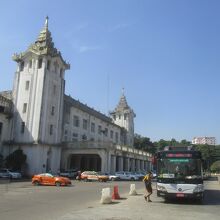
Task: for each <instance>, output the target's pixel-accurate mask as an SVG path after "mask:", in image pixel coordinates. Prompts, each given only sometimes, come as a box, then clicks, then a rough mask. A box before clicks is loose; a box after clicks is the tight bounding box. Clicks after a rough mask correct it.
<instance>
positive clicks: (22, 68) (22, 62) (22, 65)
mask: <svg viewBox="0 0 220 220" xmlns="http://www.w3.org/2000/svg"><path fill="white" fill-rule="evenodd" d="M23 70H24V61H21V64H20V71H23Z"/></svg>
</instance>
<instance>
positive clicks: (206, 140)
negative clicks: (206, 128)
mask: <svg viewBox="0 0 220 220" xmlns="http://www.w3.org/2000/svg"><path fill="white" fill-rule="evenodd" d="M192 144H209V145H216V138H215V137H194V138H193V140H192Z"/></svg>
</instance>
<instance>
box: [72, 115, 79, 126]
mask: <svg viewBox="0 0 220 220" xmlns="http://www.w3.org/2000/svg"><path fill="white" fill-rule="evenodd" d="M73 125H74V126H75V127H79V117H78V116H76V115H74V116H73Z"/></svg>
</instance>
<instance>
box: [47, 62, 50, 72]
mask: <svg viewBox="0 0 220 220" xmlns="http://www.w3.org/2000/svg"><path fill="white" fill-rule="evenodd" d="M47 70H50V60H48V61H47Z"/></svg>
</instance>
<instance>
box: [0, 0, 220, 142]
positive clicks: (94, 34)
mask: <svg viewBox="0 0 220 220" xmlns="http://www.w3.org/2000/svg"><path fill="white" fill-rule="evenodd" d="M219 10H220V1H218V0H211V1H210V0H206V1H205V0H184V1H183V0H182V1H181V0H108V1H107V0H105V1H104V0H80V1H75V0H72V1H71V0H63V1H52V0H38V1H28V0H18V1H16V3H15V1H12V0H8V1H3V0H2V1H1V7H0V27H1V34H0V48H1V53H0V79H1V81H0V91H3V90H10V89H12V86H13V78H14V72H15V70H16V63H15V62H13V61H12V59H11V57H12V55H13V53H15V52H16V53H19V52H22V51H25V50H26V49H27V47H28V46H29V45H30V44H31V43H32V42H34V41H35V40H36V38H37V36H38V34H39V32H40V30H41V29H42V28H43V25H44V22H45V17H46V16H47V15H48V16H49V30H50V31H51V33H52V37H53V41H54V43H55V46H56V48H58V49H59V50H60V51H61V53H62V56H63V58H64V59H65V60H66V61H68V62H69V63H70V64H71V69H70V70H69V71H67V72H66V94H67V95H69V94H70V95H71V96H72V97H74V98H76V99H79V100H80V101H81V102H83V103H86V104H87V105H89V106H90V107H93V108H95V109H96V110H98V111H100V112H102V113H105V114H107V113H108V111H111V110H113V109H114V108H115V106H116V105H117V103H118V101H119V98H120V96H121V93H122V88H124V89H125V95H126V97H127V101H128V104H129V105H130V106H131V107H132V108H133V110H134V112H135V113H136V115H137V116H136V118H135V132H136V133H138V134H141V135H143V136H147V137H149V138H150V139H151V140H152V141H156V140H159V139H166V140H169V139H171V138H175V139H176V140H182V139H187V140H191V139H192V138H193V137H194V136H214V137H216V138H217V142H218V143H220V87H219V85H220V13H219Z"/></svg>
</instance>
